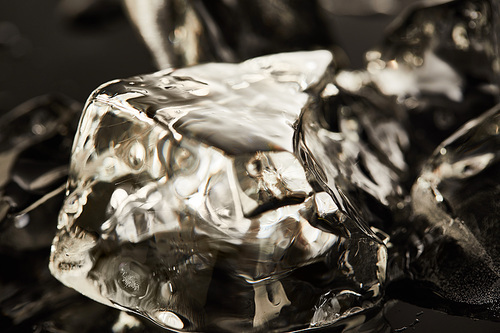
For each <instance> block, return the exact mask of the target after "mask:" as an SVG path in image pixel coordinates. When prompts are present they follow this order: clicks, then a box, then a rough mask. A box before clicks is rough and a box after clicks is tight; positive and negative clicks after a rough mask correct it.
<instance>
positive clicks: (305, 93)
mask: <svg viewBox="0 0 500 333" xmlns="http://www.w3.org/2000/svg"><path fill="white" fill-rule="evenodd" d="M332 66H333V65H332V56H331V54H330V53H329V52H326V51H315V52H299V53H289V54H277V55H271V56H266V57H261V58H256V59H252V60H249V61H247V62H244V63H242V64H206V65H200V66H196V67H191V68H185V69H179V70H169V71H163V72H158V73H155V74H151V75H145V76H141V77H135V78H131V79H126V80H116V81H112V82H110V83H108V84H106V85H103V86H101V87H100V88H98V89H97V90H96V91H95V92H94V93H93V94H92V96H91V98H90V99H89V101H88V103H87V105H86V107H85V110H84V114H83V116H82V119H81V121H80V126H79V130H78V133H77V135H76V138H75V143H74V146H73V154H72V161H71V169H70V178H69V183H68V192H67V197H66V200H65V203H64V205H63V208H62V210H61V212H60V216H59V226H58V228H59V232H58V234H57V236H56V238H55V239H54V243H53V246H52V255H51V263H50V269H51V272H52V274H53V275H54V276H55V277H56V278H58V279H59V280H60V281H62V282H63V283H64V284H66V285H68V286H70V287H73V288H75V289H76V290H78V291H80V292H81V293H83V294H85V295H87V296H89V297H91V298H93V299H95V300H97V301H99V302H102V303H104V304H108V305H113V306H115V307H118V308H121V309H126V310H129V311H133V312H136V313H139V314H142V315H143V316H145V317H147V318H150V319H151V320H153V321H154V322H156V323H157V324H158V325H160V326H163V327H168V328H171V329H175V330H188V331H190V330H204V329H208V330H231V331H234V330H255V329H256V330H268V329H271V330H277V331H280V330H286V329H292V328H299V327H307V326H310V325H311V326H323V325H328V324H331V323H333V322H335V321H336V320H338V319H341V318H343V317H346V316H348V315H350V314H353V313H356V312H359V311H361V310H363V309H366V308H369V307H372V306H373V305H374V304H376V302H377V301H378V300H380V297H381V295H382V289H381V287H382V284H383V282H384V279H385V263H386V248H385V246H384V245H383V243H382V242H381V241H380V240H379V239H378V238H377V237H376V236H375V235H374V234H373V232H372V231H371V230H370V229H369V228H368V227H366V226H365V225H364V223H363V222H362V221H358V220H353V219H352V218H351V217H349V216H348V215H346V213H345V212H344V210H343V209H339V207H338V206H337V204H336V203H335V202H334V201H333V200H332V198H331V196H330V195H329V194H327V193H326V192H324V191H323V190H322V189H321V188H319V187H317V186H316V184H317V182H316V181H314V180H313V179H312V178H311V177H313V176H314V175H313V174H310V173H309V172H308V170H307V169H304V167H303V166H302V164H301V163H300V160H299V159H298V158H297V157H296V154H297V151H295V147H296V143H295V140H297V138H296V133H295V130H296V126H297V122H298V119H299V116H300V113H301V112H302V110H303V109H304V108H305V107H306V105H308V104H309V103H311V101H312V100H313V99H314V98H316V97H317V95H318V94H320V92H321V91H322V89H323V87H324V86H325V85H326V81H327V80H328V79H329V77H330V75H331V68H332ZM316 187H317V188H316ZM325 299H328V302H330V303H331V302H334V303H335V302H337V303H338V304H339V306H336V307H326V306H325V305H324V304H325Z"/></svg>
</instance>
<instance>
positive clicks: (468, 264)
mask: <svg viewBox="0 0 500 333" xmlns="http://www.w3.org/2000/svg"><path fill="white" fill-rule="evenodd" d="M499 129H500V107H498V106H497V107H495V108H494V109H492V110H490V111H488V112H486V113H485V114H484V115H482V116H481V117H479V118H477V119H475V120H473V121H471V122H469V123H467V124H466V125H464V126H463V127H462V128H461V129H460V130H459V131H458V132H457V133H455V134H454V135H452V136H451V137H450V138H449V139H447V140H446V141H444V142H443V143H442V144H441V145H440V146H439V147H438V148H437V149H436V151H435V152H434V154H433V156H432V157H431V158H430V159H429V160H428V161H427V163H426V164H425V166H424V168H423V170H422V173H421V175H420V177H419V178H418V179H417V181H416V182H415V184H414V186H413V189H412V208H413V214H414V217H413V219H414V223H415V225H414V226H413V228H415V229H417V234H418V235H419V237H420V238H421V244H422V249H421V251H420V253H417V255H414V256H413V258H412V259H413V262H412V272H413V274H414V276H415V277H416V279H417V280H423V281H426V282H431V283H432V284H433V285H434V288H435V289H437V291H438V292H439V294H440V295H442V296H444V297H445V298H446V299H448V300H452V301H454V302H459V303H465V304H468V305H470V306H471V307H470V309H469V310H467V311H470V312H472V313H473V314H474V315H475V316H482V317H485V318H489V319H493V318H499V317H500V307H499V304H498V299H499V297H500V250H499V247H498V239H499V237H500V228H499V227H498V219H499V216H500V215H499V210H498V207H499V202H498V198H499V197H500V196H499V195H500V192H499V191H500V164H499V162H500V134H499V133H500V132H499ZM410 230H412V228H410ZM429 271H432V274H429V273H428V272H429ZM474 312H476V313H474Z"/></svg>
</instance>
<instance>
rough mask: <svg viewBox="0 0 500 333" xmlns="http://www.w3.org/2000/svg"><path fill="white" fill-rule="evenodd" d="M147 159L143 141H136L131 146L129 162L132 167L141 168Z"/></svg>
mask: <svg viewBox="0 0 500 333" xmlns="http://www.w3.org/2000/svg"><path fill="white" fill-rule="evenodd" d="M145 160H146V149H145V148H144V146H143V145H142V144H141V143H139V142H137V141H136V142H135V143H133V144H132V146H130V150H129V155H128V162H129V164H130V166H131V167H132V168H134V169H140V168H141V167H142V166H143V165H144V161H145Z"/></svg>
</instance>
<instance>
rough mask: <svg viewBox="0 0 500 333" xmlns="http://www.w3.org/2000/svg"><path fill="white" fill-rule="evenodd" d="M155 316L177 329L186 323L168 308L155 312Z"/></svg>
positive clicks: (164, 323) (166, 324)
mask: <svg viewBox="0 0 500 333" xmlns="http://www.w3.org/2000/svg"><path fill="white" fill-rule="evenodd" d="M154 317H155V318H156V319H157V320H159V321H160V323H162V324H163V325H165V326H168V327H171V328H175V329H178V330H180V329H183V328H184V323H183V322H182V320H181V319H180V318H179V316H177V315H176V314H175V313H173V312H171V311H167V310H163V311H162V310H160V311H157V312H156V313H155V314H154Z"/></svg>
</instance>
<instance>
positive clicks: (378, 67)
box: [366, 0, 500, 164]
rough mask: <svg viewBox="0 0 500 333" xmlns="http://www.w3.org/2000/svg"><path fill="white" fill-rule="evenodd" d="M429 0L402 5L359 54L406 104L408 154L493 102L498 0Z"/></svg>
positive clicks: (497, 79) (423, 149)
mask: <svg viewBox="0 0 500 333" xmlns="http://www.w3.org/2000/svg"><path fill="white" fill-rule="evenodd" d="M428 3H429V2H419V3H415V4H414V5H413V6H411V7H409V8H408V10H407V11H406V15H401V16H400V17H398V19H397V20H396V21H395V22H394V23H393V25H392V27H390V29H389V32H388V34H387V37H386V38H385V41H384V42H383V43H382V45H381V46H380V47H379V48H377V49H374V50H372V51H369V52H368V53H367V55H366V59H367V72H368V74H369V76H370V80H372V81H373V82H374V83H375V85H376V86H377V87H378V88H379V89H380V91H381V92H382V93H384V94H386V95H393V96H396V98H397V101H398V103H399V104H400V105H401V106H403V107H404V108H405V109H406V110H407V113H408V124H409V125H408V129H409V133H410V135H411V136H412V138H413V140H412V141H413V146H414V147H415V148H417V149H415V148H414V149H413V152H412V154H413V155H414V156H415V155H416V154H418V155H420V154H422V155H425V156H428V155H429V154H430V153H432V151H433V150H434V148H435V147H436V146H437V145H438V144H439V143H441V142H442V141H443V140H444V139H445V138H447V137H448V136H450V135H451V134H452V133H454V132H455V131H456V130H457V129H458V128H459V127H460V126H461V125H462V124H464V123H465V122H466V121H468V120H471V119H474V118H476V117H478V116H479V115H480V114H482V113H483V112H485V111H486V110H488V109H490V108H492V107H493V106H494V105H495V104H497V103H498V102H499V99H498V91H499V90H498V84H499V83H500V66H499V64H500V40H499V36H500V25H499V24H498V22H499V19H500V8H499V7H498V3H497V1H492V0H468V1H443V3H441V4H436V2H430V4H431V5H430V6H429V5H428ZM410 163H411V164H420V161H419V160H415V157H411V156H410Z"/></svg>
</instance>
